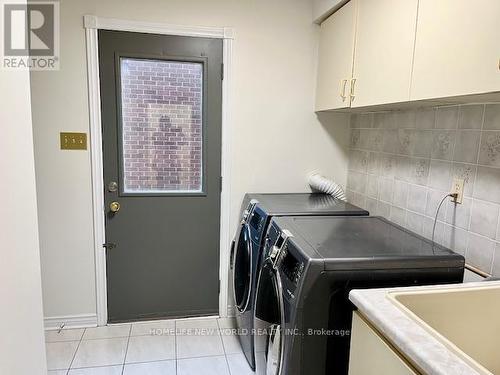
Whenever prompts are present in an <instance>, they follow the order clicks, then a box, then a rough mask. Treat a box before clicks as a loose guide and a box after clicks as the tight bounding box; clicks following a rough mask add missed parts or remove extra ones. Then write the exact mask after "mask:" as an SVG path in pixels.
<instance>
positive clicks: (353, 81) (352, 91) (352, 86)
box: [350, 78, 356, 101]
mask: <svg viewBox="0 0 500 375" xmlns="http://www.w3.org/2000/svg"><path fill="white" fill-rule="evenodd" d="M355 86H356V78H353V79H351V95H350V96H351V101H353V100H354V98H355V97H356V95H354V88H355Z"/></svg>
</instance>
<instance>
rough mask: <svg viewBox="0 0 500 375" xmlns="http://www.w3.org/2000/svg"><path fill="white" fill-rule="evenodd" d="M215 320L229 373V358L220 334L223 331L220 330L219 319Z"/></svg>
mask: <svg viewBox="0 0 500 375" xmlns="http://www.w3.org/2000/svg"><path fill="white" fill-rule="evenodd" d="M216 322H217V328H218V331H219V337H220V340H221V342H222V350H223V351H224V359H225V360H226V366H227V371H228V373H229V374H231V367H229V360H228V359H227V352H226V346H225V345H224V340H223V339H222V336H223V335H222V333H223V332H221V328H220V323H219V319H217V320H216Z"/></svg>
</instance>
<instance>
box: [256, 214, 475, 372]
mask: <svg viewBox="0 0 500 375" xmlns="http://www.w3.org/2000/svg"><path fill="white" fill-rule="evenodd" d="M268 236H269V241H268V242H267V244H266V246H265V248H264V257H265V260H264V263H263V265H262V268H261V272H260V276H259V280H258V286H257V293H256V301H255V323H254V326H255V329H256V334H255V336H254V338H255V348H256V351H257V355H258V356H259V355H261V356H262V358H263V360H262V361H257V374H259V375H261V374H266V375H299V374H300V375H325V374H329V375H347V373H348V363H349V348H350V331H351V323H352V312H353V310H354V306H353V305H352V304H351V302H350V301H349V299H348V296H349V292H350V291H351V290H352V289H366V288H381V287H396V286H399V287H400V286H413V285H430V284H446V283H460V282H462V279H463V274H464V265H465V260H464V258H463V257H462V256H461V255H458V254H455V253H454V252H452V251H451V250H448V249H446V248H444V247H442V246H439V245H437V244H434V243H432V242H431V241H428V240H426V239H424V238H423V237H420V236H418V235H416V234H414V233H411V232H409V231H407V230H405V229H404V228H402V227H399V226H397V225H395V224H393V223H391V222H389V221H387V220H385V219H383V218H379V217H373V216H372V217H357V218H354V217H283V218H274V219H273V220H272V223H271V224H270V226H269V230H268Z"/></svg>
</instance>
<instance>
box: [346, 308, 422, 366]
mask: <svg viewBox="0 0 500 375" xmlns="http://www.w3.org/2000/svg"><path fill="white" fill-rule="evenodd" d="M381 374H384V375H418V373H417V372H416V371H414V370H413V369H412V368H411V367H410V366H409V365H408V364H407V363H406V362H405V360H404V359H403V358H401V357H400V356H399V354H398V353H396V352H395V351H394V350H393V349H392V347H391V346H389V344H387V343H386V342H385V340H384V339H382V338H381V337H380V336H379V335H378V334H377V333H376V332H375V331H374V330H373V329H372V328H371V327H370V326H369V325H368V324H367V323H365V321H364V320H363V319H362V318H361V316H360V314H359V313H358V312H355V313H354V316H353V321H352V337H351V354H350V359H349V375H381Z"/></svg>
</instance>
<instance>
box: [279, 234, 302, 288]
mask: <svg viewBox="0 0 500 375" xmlns="http://www.w3.org/2000/svg"><path fill="white" fill-rule="evenodd" d="M304 268H305V265H304V262H303V261H302V260H300V259H298V258H297V257H296V256H295V255H294V254H293V251H291V250H290V243H287V244H285V246H284V247H283V250H282V253H281V264H280V270H281V272H282V273H283V274H284V275H285V276H286V277H287V279H288V280H289V281H290V282H291V283H292V284H293V285H294V286H295V287H297V285H298V284H299V281H300V279H301V278H302V274H303V273H304Z"/></svg>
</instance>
